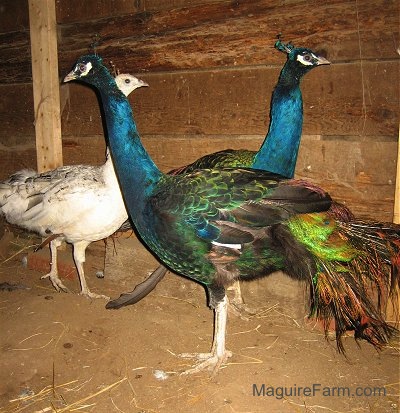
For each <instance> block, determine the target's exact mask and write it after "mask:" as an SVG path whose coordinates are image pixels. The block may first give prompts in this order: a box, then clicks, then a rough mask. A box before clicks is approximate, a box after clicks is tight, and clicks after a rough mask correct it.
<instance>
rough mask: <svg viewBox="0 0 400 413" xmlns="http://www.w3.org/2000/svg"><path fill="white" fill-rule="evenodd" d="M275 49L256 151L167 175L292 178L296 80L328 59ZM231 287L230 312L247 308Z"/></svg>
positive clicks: (298, 101)
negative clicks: (214, 171) (279, 58)
mask: <svg viewBox="0 0 400 413" xmlns="http://www.w3.org/2000/svg"><path fill="white" fill-rule="evenodd" d="M275 48H276V49H277V50H279V51H281V52H284V53H286V56H287V59H286V62H285V64H284V66H283V68H282V70H281V72H280V75H279V78H278V82H277V84H276V86H275V88H274V92H273V94H272V100H271V109H270V125H269V130H268V133H267V135H266V137H265V139H264V142H263V144H262V145H261V148H260V149H259V151H258V152H256V151H249V150H243V149H242V150H233V149H227V150H223V151H219V152H215V153H212V154H209V155H206V156H203V157H201V158H199V159H197V160H196V161H195V162H193V163H191V164H190V165H186V166H183V167H181V168H177V169H174V170H172V171H170V172H169V173H170V174H173V175H177V174H182V173H187V172H193V171H196V170H198V169H204V168H221V167H251V168H258V169H263V170H266V171H270V172H275V173H277V174H280V175H282V176H285V177H287V178H293V176H294V171H295V166H296V161H297V156H298V152H299V146H300V139H301V132H302V127H303V100H302V94H301V89H300V81H301V79H302V77H303V76H304V75H305V74H307V73H308V72H310V71H311V70H312V69H313V68H315V67H318V66H321V65H327V64H330V62H329V61H328V60H327V59H326V58H324V57H322V56H319V55H318V54H317V53H315V52H314V51H312V50H311V49H309V48H305V47H295V46H294V45H293V44H291V43H286V44H285V43H283V42H282V41H281V40H280V39H278V40H277V41H276V43H275ZM125 227H128V226H127V225H125ZM166 272H167V270H166V268H165V267H164V268H163V267H162V266H161V267H159V268H158V269H157V270H156V271H154V272H153V273H152V274H151V275H150V276H149V277H148V278H147V279H146V280H145V281H144V282H142V283H141V284H139V285H137V286H136V287H135V289H134V290H133V291H131V292H129V293H124V294H122V295H121V296H120V297H118V298H117V299H115V300H112V301H110V302H108V303H107V305H106V308H108V309H117V308H120V307H122V306H125V305H130V304H134V303H136V302H138V301H139V300H140V299H142V298H143V297H144V296H146V295H147V294H148V293H149V292H150V291H151V290H152V289H153V288H155V286H156V285H157V283H158V282H159V281H160V280H161V279H162V278H163V277H164V275H165V274H166ZM232 288H233V290H234V296H233V298H232V300H231V304H232V305H233V309H234V311H235V312H236V313H237V312H239V313H241V312H242V311H243V310H246V311H247V308H246V306H245V305H244V303H243V299H242V295H241V291H240V285H239V283H238V282H237V283H234V285H233V286H232Z"/></svg>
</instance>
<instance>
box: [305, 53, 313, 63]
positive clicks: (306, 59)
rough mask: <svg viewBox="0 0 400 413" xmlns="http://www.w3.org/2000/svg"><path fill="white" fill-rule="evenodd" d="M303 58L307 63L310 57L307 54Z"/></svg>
mask: <svg viewBox="0 0 400 413" xmlns="http://www.w3.org/2000/svg"><path fill="white" fill-rule="evenodd" d="M303 57H304V60H305V61H307V62H309V61H310V60H311V56H310V55H309V54H306V55H304V56H303Z"/></svg>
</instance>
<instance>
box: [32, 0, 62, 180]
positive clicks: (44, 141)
mask: <svg viewBox="0 0 400 413" xmlns="http://www.w3.org/2000/svg"><path fill="white" fill-rule="evenodd" d="M29 24H30V36H31V53H32V79H33V102H34V108H35V112H34V113H35V131H36V152H37V168H38V171H39V172H42V171H46V170H51V169H54V168H57V167H58V166H61V165H62V140H61V118H60V89H59V87H60V85H59V79H58V56H57V23H56V9H55V0H29Z"/></svg>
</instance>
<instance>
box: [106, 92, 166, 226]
mask: <svg viewBox="0 0 400 413" xmlns="http://www.w3.org/2000/svg"><path fill="white" fill-rule="evenodd" d="M100 94H101V98H102V101H103V107H104V114H105V118H106V122H107V130H108V139H109V147H110V150H111V154H112V158H113V161H114V167H115V170H116V173H117V176H118V180H119V183H120V186H121V188H122V192H123V193H124V197H125V203H126V205H127V208H128V211H129V214H130V216H131V217H132V219H133V220H134V221H135V216H139V213H140V211H141V209H142V208H141V207H142V206H143V205H144V204H145V200H146V197H147V196H148V195H149V194H150V193H151V190H152V189H153V188H154V186H155V184H156V183H157V182H158V180H159V179H160V177H161V176H162V173H161V172H160V170H159V169H158V168H157V166H156V165H155V164H154V162H153V160H152V159H151V158H150V156H149V154H148V153H147V152H146V150H145V149H144V147H143V145H142V143H141V141H140V137H139V134H138V132H137V129H136V123H135V121H134V119H133V114H132V110H131V106H130V104H129V102H128V100H127V99H126V97H125V96H124V95H123V94H122V93H107V92H105V91H103V90H100ZM130 207H131V208H130Z"/></svg>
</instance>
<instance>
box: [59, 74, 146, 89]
mask: <svg viewBox="0 0 400 413" xmlns="http://www.w3.org/2000/svg"><path fill="white" fill-rule="evenodd" d="M67 76H69V74H68V75H67ZM64 81H65V80H64ZM138 83H139V85H140V86H149V84H148V83H147V82H145V81H144V80H142V79H138Z"/></svg>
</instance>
